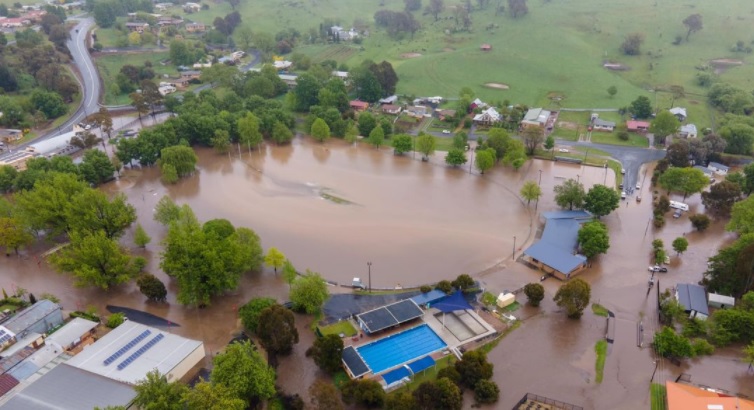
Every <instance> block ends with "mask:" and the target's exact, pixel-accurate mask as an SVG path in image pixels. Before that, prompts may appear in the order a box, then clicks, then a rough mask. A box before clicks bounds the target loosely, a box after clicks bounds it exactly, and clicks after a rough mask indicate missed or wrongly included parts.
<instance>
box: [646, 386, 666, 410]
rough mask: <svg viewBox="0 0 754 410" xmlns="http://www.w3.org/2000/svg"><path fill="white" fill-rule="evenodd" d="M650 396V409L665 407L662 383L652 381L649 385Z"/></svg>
mask: <svg viewBox="0 0 754 410" xmlns="http://www.w3.org/2000/svg"><path fill="white" fill-rule="evenodd" d="M649 392H650V397H651V398H652V410H664V409H666V408H667V405H666V404H665V401H666V400H667V392H666V388H665V386H664V385H662V384H659V383H652V385H651V386H649Z"/></svg>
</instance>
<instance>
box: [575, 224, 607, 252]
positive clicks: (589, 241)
mask: <svg viewBox="0 0 754 410" xmlns="http://www.w3.org/2000/svg"><path fill="white" fill-rule="evenodd" d="M578 243H579V248H580V249H581V253H583V254H584V256H586V257H587V258H588V259H592V258H594V257H595V256H597V255H599V254H601V253H606V252H607V250H608V249H609V248H610V235H608V233H607V226H606V225H605V224H603V223H602V222H599V221H592V222H587V223H585V224H583V225H581V228H580V229H579V233H578Z"/></svg>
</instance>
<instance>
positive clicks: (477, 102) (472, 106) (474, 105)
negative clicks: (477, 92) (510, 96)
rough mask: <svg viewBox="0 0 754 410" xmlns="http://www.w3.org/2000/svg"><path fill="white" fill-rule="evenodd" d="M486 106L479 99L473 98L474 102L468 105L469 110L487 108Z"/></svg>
mask: <svg viewBox="0 0 754 410" xmlns="http://www.w3.org/2000/svg"><path fill="white" fill-rule="evenodd" d="M487 107H488V105H487V103H486V102H484V101H482V100H480V99H479V98H475V99H474V101H472V102H471V104H470V105H469V108H470V109H472V110H474V109H476V108H487Z"/></svg>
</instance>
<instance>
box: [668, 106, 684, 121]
mask: <svg viewBox="0 0 754 410" xmlns="http://www.w3.org/2000/svg"><path fill="white" fill-rule="evenodd" d="M668 111H670V113H671V114H673V115H675V117H676V118H678V121H680V122H684V121H686V117H687V115H686V109H685V108H683V107H673V108H671V109H670V110H668Z"/></svg>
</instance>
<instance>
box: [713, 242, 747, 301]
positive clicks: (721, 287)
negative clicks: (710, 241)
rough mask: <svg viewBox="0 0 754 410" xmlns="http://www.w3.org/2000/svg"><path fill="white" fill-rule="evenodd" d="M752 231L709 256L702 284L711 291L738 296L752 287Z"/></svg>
mask: <svg viewBox="0 0 754 410" xmlns="http://www.w3.org/2000/svg"><path fill="white" fill-rule="evenodd" d="M752 266H754V233H745V234H742V235H741V237H740V238H738V240H736V241H735V242H733V243H732V244H731V245H729V246H726V247H724V248H722V249H720V250H719V251H718V253H717V254H716V255H715V256H713V257H711V258H709V262H708V265H707V271H706V272H704V284H705V285H706V287H707V289H709V290H710V291H712V292H716V293H720V294H723V295H732V296H735V297H740V296H742V295H743V294H744V293H746V292H747V291H749V290H751V289H752V288H753V287H754V270H753V269H752V268H751V267H752Z"/></svg>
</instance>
